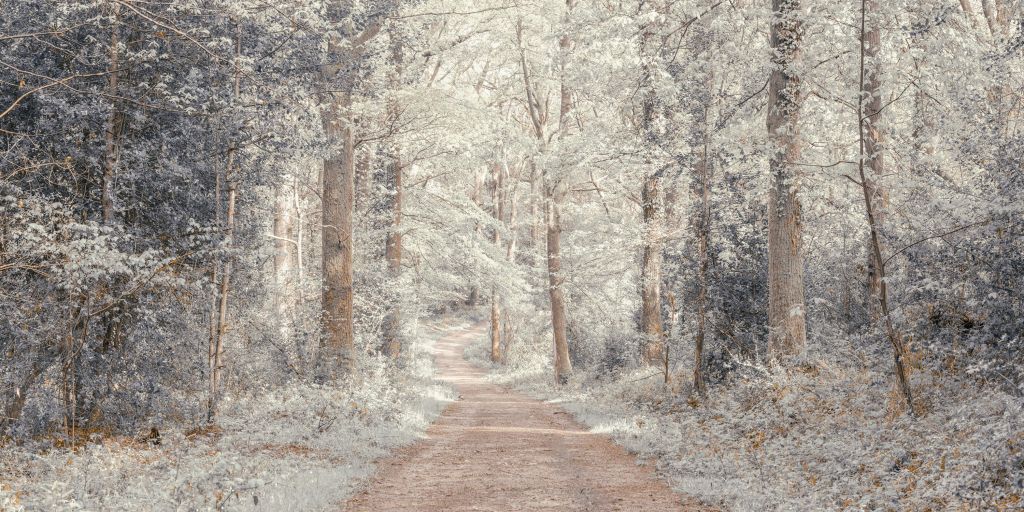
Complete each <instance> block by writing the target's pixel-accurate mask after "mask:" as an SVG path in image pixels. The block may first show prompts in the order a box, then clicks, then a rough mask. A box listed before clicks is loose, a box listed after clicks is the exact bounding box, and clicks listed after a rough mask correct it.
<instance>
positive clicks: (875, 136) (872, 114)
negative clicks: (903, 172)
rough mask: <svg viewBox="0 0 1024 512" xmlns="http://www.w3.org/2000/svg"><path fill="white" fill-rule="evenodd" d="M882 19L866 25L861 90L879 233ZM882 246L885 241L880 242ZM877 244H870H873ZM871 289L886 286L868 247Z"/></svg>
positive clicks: (873, 0) (885, 196)
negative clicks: (880, 21) (880, 23)
mask: <svg viewBox="0 0 1024 512" xmlns="http://www.w3.org/2000/svg"><path fill="white" fill-rule="evenodd" d="M864 8H865V13H866V14H865V16H866V17H874V16H876V15H877V13H878V2H877V0H867V1H865V2H864ZM878 21H879V20H871V22H870V23H868V24H867V25H866V27H865V28H866V29H867V31H866V32H864V33H863V34H862V36H863V41H862V43H863V44H862V48H863V52H864V54H863V58H864V61H865V62H864V77H863V84H862V88H861V96H863V111H862V112H863V113H864V119H863V120H862V124H861V130H863V131H864V148H863V150H864V153H863V155H862V157H863V159H864V160H865V165H866V166H867V167H868V168H869V169H870V170H871V173H870V175H869V176H868V181H867V182H866V183H865V185H867V187H868V190H869V191H870V192H871V195H872V197H871V202H872V204H873V206H874V209H875V212H874V217H875V222H876V223H877V225H876V228H877V229H879V230H882V229H883V226H884V225H885V221H886V218H885V217H886V215H885V211H886V210H887V209H888V207H889V191H888V190H887V189H886V188H885V187H884V186H882V185H881V184H880V183H879V181H878V180H881V179H882V177H883V175H884V173H885V161H884V160H883V151H884V149H883V141H882V132H881V131H880V130H879V126H878V124H879V121H880V115H879V114H880V113H881V110H882V83H881V76H880V75H881V70H880V67H881V65H880V63H879V51H880V49H881V48H880V47H881V41H882V38H881V31H880V30H879V28H878V25H879V23H878ZM878 242H879V243H881V240H879V241H878ZM871 243H874V242H873V241H869V244H871ZM868 249H869V250H868V266H867V268H868V290H869V296H871V297H877V296H878V294H879V292H880V290H881V285H882V280H881V275H882V273H881V272H880V271H879V269H878V268H877V266H876V265H877V262H876V261H875V258H874V256H873V255H872V250H871V248H870V247H869V248H868ZM872 303H874V304H875V305H874V306H873V307H871V308H870V309H871V311H872V317H873V318H876V319H877V318H878V317H879V315H881V314H882V313H881V312H880V311H879V309H878V307H877V303H875V301H872Z"/></svg>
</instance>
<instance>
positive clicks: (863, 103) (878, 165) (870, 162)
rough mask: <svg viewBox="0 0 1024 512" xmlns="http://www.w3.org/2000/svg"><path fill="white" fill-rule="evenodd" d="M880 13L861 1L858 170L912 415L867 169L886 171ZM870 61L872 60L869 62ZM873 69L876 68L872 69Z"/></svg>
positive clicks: (883, 315)
mask: <svg viewBox="0 0 1024 512" xmlns="http://www.w3.org/2000/svg"><path fill="white" fill-rule="evenodd" d="M877 12H878V3H877V0H861V18H860V23H861V25H860V30H861V32H860V34H861V40H860V86H861V94H860V101H859V102H858V106H859V109H858V110H859V113H858V118H859V123H858V124H859V125H860V126H859V133H860V158H859V159H858V166H857V167H858V170H859V172H860V183H861V190H862V191H863V193H864V209H865V213H866V214H867V221H868V231H869V247H868V248H869V251H870V255H871V259H872V267H873V269H874V274H873V280H872V286H871V288H872V290H871V291H872V295H873V296H874V298H875V299H876V301H877V302H878V315H877V321H880V322H881V323H882V327H883V329H884V330H885V334H886V337H887V338H889V342H890V344H891V345H892V347H893V360H894V370H895V373H896V380H897V385H898V387H899V390H900V393H901V394H902V395H903V398H904V400H905V401H906V404H907V409H908V411H909V412H910V414H911V415H913V414H914V397H913V393H912V391H911V389H910V375H909V368H908V367H907V364H906V356H907V346H906V342H905V340H904V339H903V335H902V333H900V332H899V331H898V330H897V329H896V326H895V324H894V323H893V321H892V317H891V316H890V314H889V293H888V283H886V281H885V259H884V258H883V257H882V241H881V236H880V233H879V231H880V230H881V219H880V217H879V208H878V202H883V203H884V202H886V200H887V198H886V197H885V196H884V194H879V192H878V189H877V186H875V185H873V184H872V182H871V179H870V178H869V176H868V173H867V172H866V170H865V168H866V167H870V168H871V171H872V174H873V175H874V176H875V177H877V176H880V175H881V174H882V172H883V171H884V168H883V165H882V164H883V161H882V159H881V147H880V141H879V137H880V135H879V134H878V129H877V122H878V119H879V114H880V113H881V103H880V101H876V97H878V96H880V94H879V92H878V90H879V88H880V87H879V83H878V78H877V61H876V60H875V59H877V56H878V50H879V49H878V46H879V44H878V42H879V40H880V34H879V30H878V28H877V20H875V19H873V20H872V27H873V28H871V29H870V30H868V28H867V18H868V16H869V15H871V17H872V18H875V16H874V15H875V14H876V13H877ZM869 60H870V61H871V62H870V63H869V62H868V61H869ZM871 68H874V69H875V70H874V71H871V70H870V69H871Z"/></svg>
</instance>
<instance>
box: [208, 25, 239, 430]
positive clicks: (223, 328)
mask: <svg viewBox="0 0 1024 512" xmlns="http://www.w3.org/2000/svg"><path fill="white" fill-rule="evenodd" d="M241 56H242V33H241V27H240V26H239V25H237V24H236V25H235V66H236V67H235V70H234V75H235V78H234V87H233V89H232V91H231V101H232V104H234V102H235V101H236V100H237V99H238V96H239V94H240V93H241V73H240V70H239V69H238V67H237V66H238V62H239V60H240V59H241ZM237 153H238V145H237V143H236V142H234V141H232V142H231V143H230V144H229V146H228V154H227V164H226V165H225V167H224V180H225V181H226V182H227V185H228V197H227V200H228V203H227V225H226V226H225V241H226V242H227V244H226V245H227V248H228V249H229V250H230V249H233V248H234V242H235V199H236V196H237V195H238V182H237V176H235V167H236V165H235V163H236V162H235V159H236V158H237V156H238V155H237ZM219 184H220V183H219V181H218V187H217V188H218V192H217V201H218V205H217V210H218V213H217V215H218V225H219V220H220V219H219V216H220V205H219V201H220V191H219V189H220V186H219ZM233 258H234V256H233V255H232V256H228V257H227V258H226V259H225V260H224V263H223V267H222V272H221V276H220V279H221V281H220V290H219V303H218V304H217V311H218V313H217V327H216V331H215V332H211V338H210V353H209V370H210V383H209V384H210V390H209V397H208V400H209V402H208V404H207V411H206V413H207V415H206V420H207V421H208V422H210V423H213V422H214V420H215V419H216V417H217V405H218V401H219V393H220V382H221V375H222V370H223V368H224V361H223V358H224V335H225V333H227V329H228V290H229V288H230V284H231V267H232V259H233ZM214 282H215V283H216V278H214ZM211 314H212V311H211Z"/></svg>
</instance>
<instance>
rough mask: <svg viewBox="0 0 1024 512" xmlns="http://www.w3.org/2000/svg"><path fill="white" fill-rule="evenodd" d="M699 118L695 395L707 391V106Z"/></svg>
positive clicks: (703, 393)
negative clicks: (705, 373) (705, 361)
mask: <svg viewBox="0 0 1024 512" xmlns="http://www.w3.org/2000/svg"><path fill="white" fill-rule="evenodd" d="M702 111H703V115H702V116H700V118H699V119H698V122H699V123H701V125H702V126H703V127H702V128H699V129H698V131H699V132H700V134H701V138H702V139H703V140H702V145H701V149H700V150H699V152H698V157H697V165H696V169H695V170H696V171H697V172H696V176H695V177H696V178H697V180H698V181H696V182H695V183H694V187H693V188H694V195H695V199H696V201H695V202H696V204H697V205H698V211H697V212H696V213H697V215H696V216H695V217H696V219H695V222H694V228H695V229H694V230H695V232H696V233H695V234H696V238H697V304H696V306H697V332H696V335H695V338H694V349H693V355H694V363H693V389H694V390H695V391H696V392H697V394H698V395H700V396H704V395H705V394H706V393H707V385H706V382H705V379H704V343H705V340H706V337H707V331H708V329H707V318H708V311H707V309H708V271H709V267H710V265H711V255H710V254H709V247H710V241H711V163H710V162H709V160H708V133H707V132H708V130H707V124H706V123H707V106H706V105H705V107H704V108H703V109H702Z"/></svg>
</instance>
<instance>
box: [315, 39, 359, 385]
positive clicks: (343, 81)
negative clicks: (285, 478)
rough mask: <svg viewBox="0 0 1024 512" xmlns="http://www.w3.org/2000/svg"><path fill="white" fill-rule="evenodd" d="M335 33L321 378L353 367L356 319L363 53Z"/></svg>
mask: <svg viewBox="0 0 1024 512" xmlns="http://www.w3.org/2000/svg"><path fill="white" fill-rule="evenodd" d="M344 47H345V45H344V44H343V43H342V42H341V41H339V40H338V38H337V37H335V38H332V39H331V41H330V42H329V43H328V48H327V53H328V59H329V60H331V61H332V62H331V63H330V64H326V65H324V66H323V67H322V69H321V73H322V79H323V81H324V85H325V89H326V90H328V91H332V92H329V93H327V95H328V98H327V99H328V101H327V106H326V107H325V108H324V110H323V112H322V114H321V115H322V118H323V119H322V121H323V129H324V134H325V135H326V138H327V146H328V148H329V149H328V151H329V155H330V156H328V158H326V159H325V160H324V162H323V193H322V196H321V198H322V216H323V219H322V224H323V225H322V235H321V242H322V244H323V249H322V258H323V281H322V287H321V292H322V297H321V301H322V302H321V307H322V309H323V311H322V314H323V318H322V328H323V332H322V333H321V340H320V346H321V354H320V358H321V359H320V363H321V365H322V367H321V369H320V370H321V372H320V373H321V377H323V378H336V377H339V376H341V374H348V373H351V372H352V371H353V370H354V368H355V336H354V332H353V321H352V250H353V248H352V213H353V210H354V207H355V195H354V190H355V134H354V133H353V119H352V111H351V107H352V95H353V90H354V88H355V69H354V68H356V67H358V60H359V58H360V52H359V51H358V49H356V48H351V47H350V48H348V49H347V50H343V48H344Z"/></svg>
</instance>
